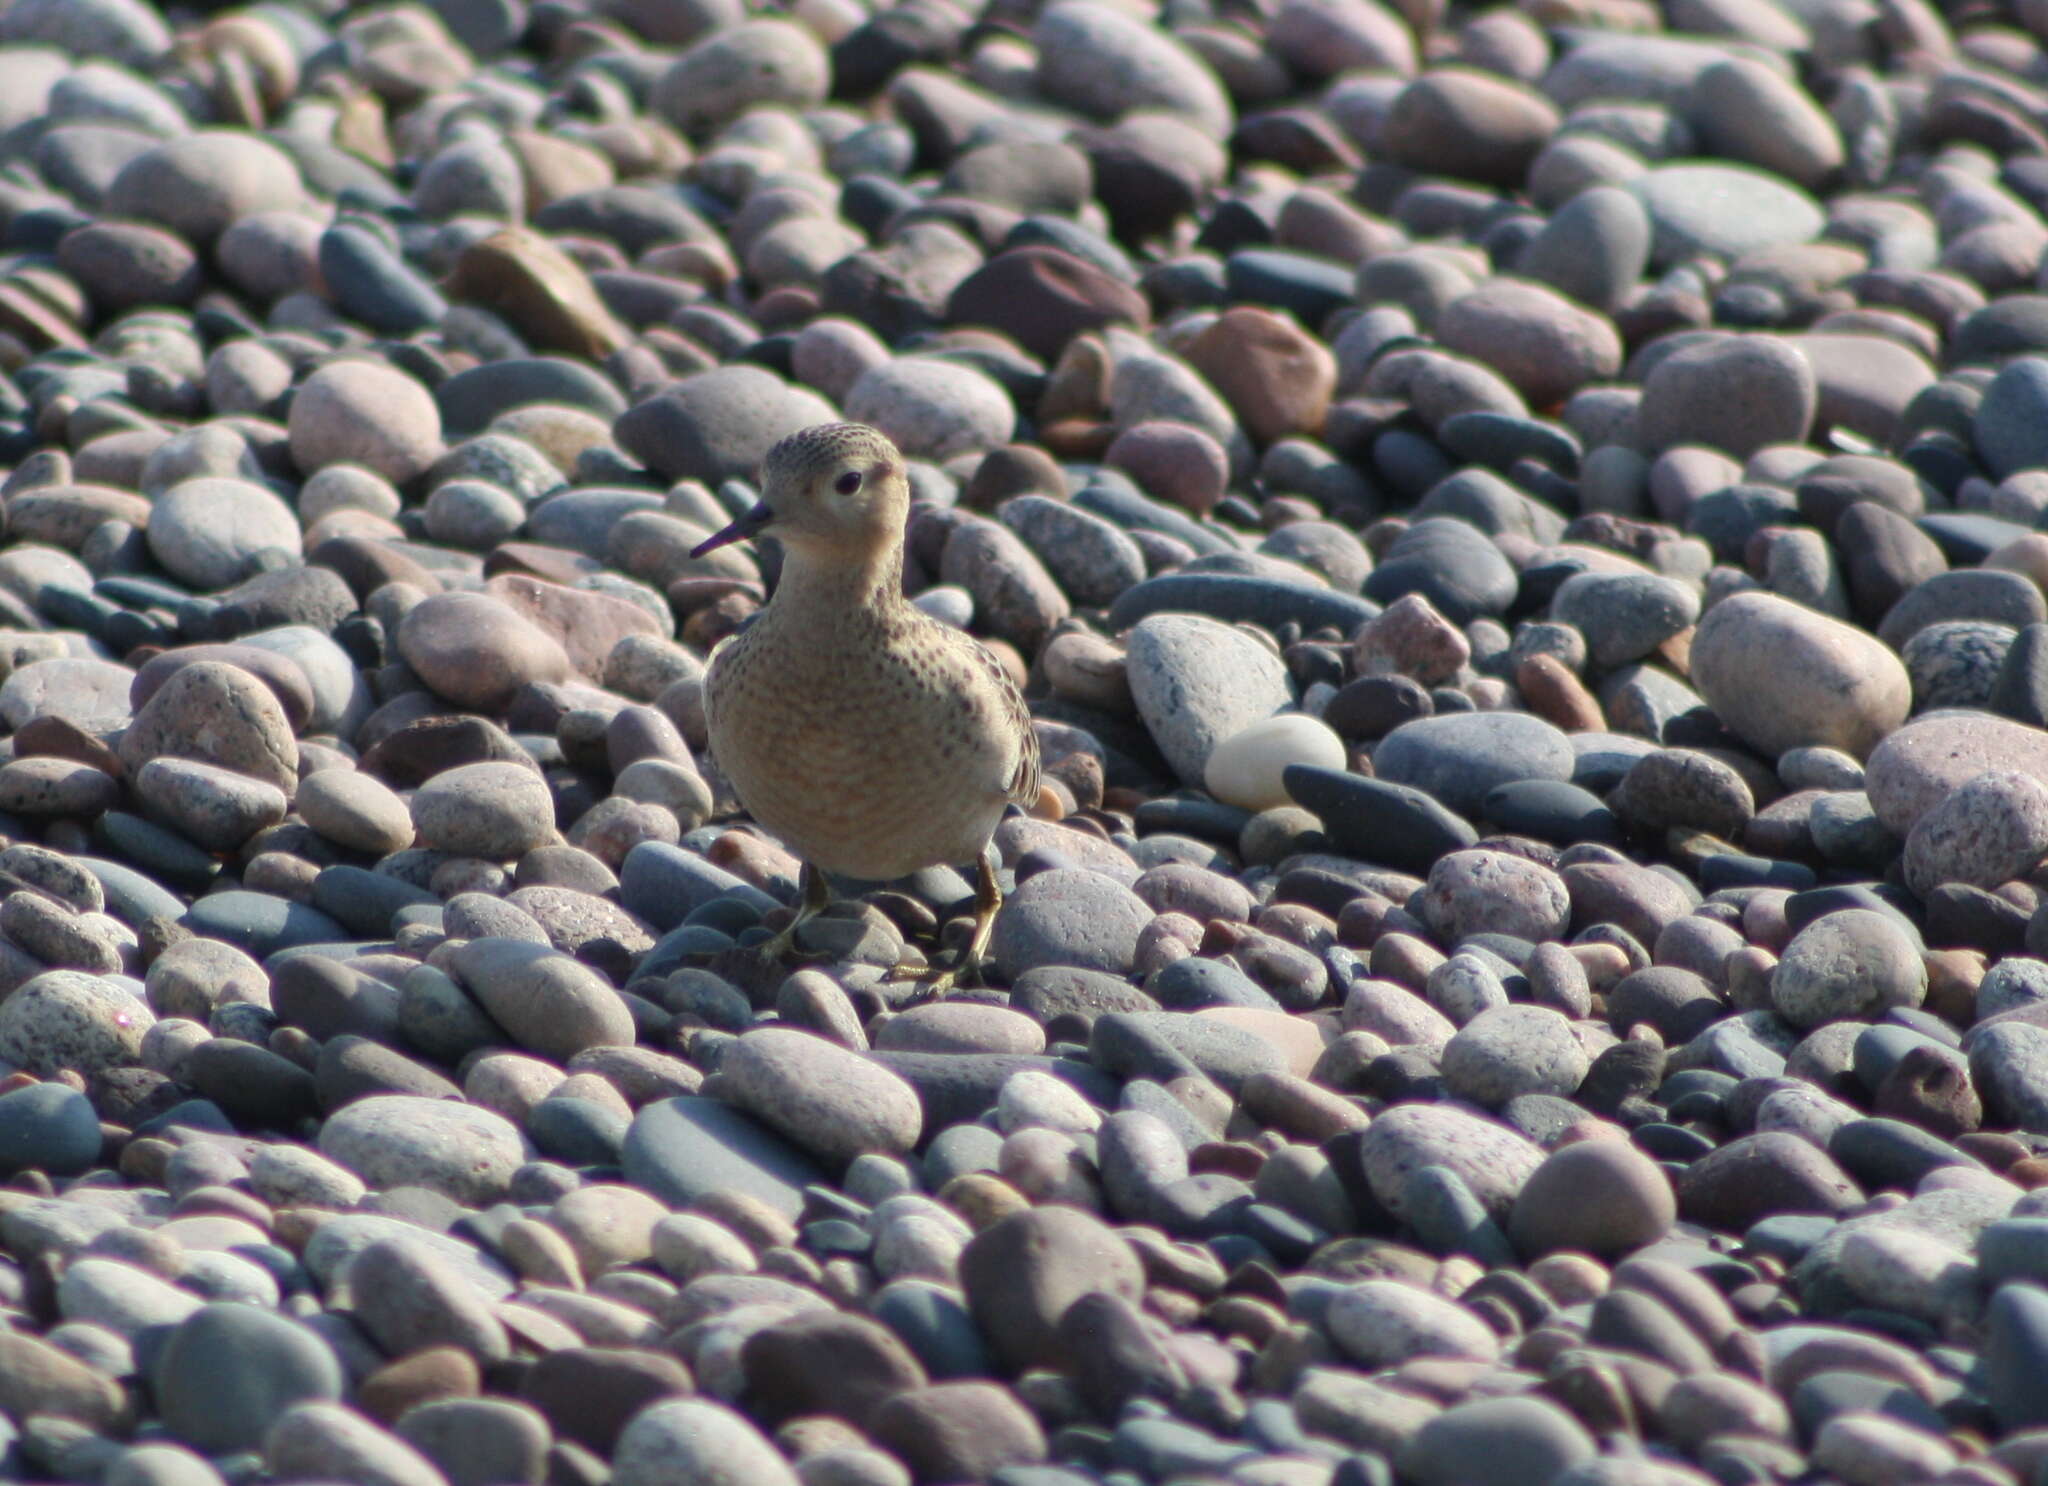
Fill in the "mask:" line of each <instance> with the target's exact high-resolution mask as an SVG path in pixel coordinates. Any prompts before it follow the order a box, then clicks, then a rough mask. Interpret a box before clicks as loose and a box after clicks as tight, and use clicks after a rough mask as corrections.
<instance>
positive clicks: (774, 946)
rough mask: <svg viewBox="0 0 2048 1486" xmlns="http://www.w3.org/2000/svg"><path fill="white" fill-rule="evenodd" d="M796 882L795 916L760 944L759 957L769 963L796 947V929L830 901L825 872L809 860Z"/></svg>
mask: <svg viewBox="0 0 2048 1486" xmlns="http://www.w3.org/2000/svg"><path fill="white" fill-rule="evenodd" d="M797 882H798V891H799V893H800V894H801V895H802V901H801V902H800V903H799V904H798V905H797V910H796V916H795V917H794V918H792V919H791V920H790V921H789V923H788V924H787V925H785V926H784V927H783V929H782V931H781V932H780V933H778V934H776V935H775V936H774V937H773V938H772V939H769V940H767V941H765V942H764V943H763V944H762V945H761V949H760V954H761V958H762V959H764V960H766V961H768V962H769V963H770V964H773V963H775V962H777V961H779V960H781V958H782V957H783V956H784V955H786V954H788V953H789V952H790V951H791V950H792V949H794V948H795V947H796V931H797V930H798V929H801V928H802V927H803V926H804V925H805V924H807V923H809V922H810V921H811V920H812V919H814V918H816V917H817V916H818V915H819V914H821V913H823V912H824V911H825V907H826V905H827V904H829V903H830V902H831V901H832V889H831V885H830V884H829V883H827V882H826V881H825V874H824V873H823V872H820V871H819V870H818V869H817V868H816V867H813V866H812V865H811V864H810V863H809V862H805V863H804V867H803V872H802V873H801V874H800V875H799V877H798V879H797Z"/></svg>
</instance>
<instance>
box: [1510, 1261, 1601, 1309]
mask: <svg viewBox="0 0 2048 1486" xmlns="http://www.w3.org/2000/svg"><path fill="white" fill-rule="evenodd" d="M1528 1275H1529V1278H1530V1279H1531V1280H1533V1281H1534V1282H1535V1283H1536V1284H1537V1286H1538V1287H1540V1288H1541V1289H1542V1291H1543V1293H1544V1294H1546V1295H1548V1296H1549V1297H1550V1298H1551V1299H1552V1300H1554V1301H1556V1302H1557V1303H1558V1304H1559V1305H1580V1304H1583V1303H1584V1302H1586V1301H1590V1300H1598V1299H1599V1298H1600V1297H1601V1296H1603V1295H1605V1294H1606V1293H1607V1287H1608V1283H1609V1279H1610V1276H1609V1275H1608V1272H1607V1266H1606V1265H1604V1264H1602V1263H1601V1262H1600V1261H1599V1260H1598V1259H1595V1258H1593V1257H1592V1256H1591V1255H1590V1254H1545V1255H1544V1256H1543V1257H1542V1258H1541V1259H1536V1260H1533V1261H1531V1263H1530V1265H1529V1268H1528Z"/></svg>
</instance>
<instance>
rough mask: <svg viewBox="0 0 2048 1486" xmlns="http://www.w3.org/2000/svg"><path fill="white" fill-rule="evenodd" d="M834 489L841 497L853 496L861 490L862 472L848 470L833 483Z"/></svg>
mask: <svg viewBox="0 0 2048 1486" xmlns="http://www.w3.org/2000/svg"><path fill="white" fill-rule="evenodd" d="M832 488H833V489H834V490H836V491H838V492H839V493H840V494H841V495H852V494H853V493H854V492H855V491H856V490H858V489H860V471H859V470H848V471H847V472H846V473H845V474H843V475H841V476H840V477H839V478H838V479H836V480H834V481H833V482H832Z"/></svg>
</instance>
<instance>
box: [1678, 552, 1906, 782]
mask: <svg viewBox="0 0 2048 1486" xmlns="http://www.w3.org/2000/svg"><path fill="white" fill-rule="evenodd" d="M1761 656H1769V657H1770V662H1771V663H1770V664H1769V665H1767V666H1765V665H1759V663H1758V658H1759V657H1761ZM1691 660H1692V682H1693V685H1694V687H1695V688H1696V689H1697V690H1698V691H1699V693H1700V695H1701V696H1702V697H1704V698H1705V699H1706V701H1707V704H1708V705H1709V706H1710V707H1712V708H1713V709H1714V713H1715V715H1716V716H1717V717H1719V718H1720V720H1721V721H1722V723H1723V724H1725V725H1726V726H1727V727H1728V728H1729V730H1730V731H1732V732H1734V733H1735V734H1736V735H1737V736H1738V737H1740V738H1741V739H1742V740H1743V741H1744V742H1746V743H1748V744H1749V745H1750V746H1751V747H1752V748H1754V749H1756V751H1757V752H1758V753H1760V754H1762V755H1763V756H1764V757H1765V758H1767V759H1775V758H1776V757H1777V756H1778V755H1779V754H1781V753H1784V752H1786V751H1787V750H1789V749H1793V748H1800V747H1806V746H1810V745H1814V744H1819V745H1822V746H1825V747H1830V748H1839V749H1841V750H1842V751H1843V752H1845V753H1851V754H1854V755H1855V756H1857V757H1858V758H1864V757H1868V756H1869V755H1870V753H1871V751H1872V750H1873V749H1874V748H1876V747H1877V746H1878V744H1879V743H1880V742H1882V741H1883V740H1884V739H1885V737H1886V736H1887V735H1889V734H1890V733H1891V732H1892V731H1893V730H1894V729H1896V728H1898V727H1899V726H1900V724H1902V723H1903V722H1905V720H1906V716H1907V713H1908V712H1909V711H1910V709H1911V707H1912V700H1913V692H1912V683H1911V682H1910V681H1909V680H1908V678H1907V675H1906V668H1905V665H1904V663H1903V662H1902V661H1900V659H1899V657H1898V653H1897V652H1896V651H1894V650H1893V649H1892V648H1891V647H1890V646H1888V645H1885V644H1884V643H1882V642H1881V641H1879V640H1878V639H1877V638H1876V637H1875V636H1873V635H1871V634H1869V633H1868V632H1867V631H1864V630H1861V629H1858V628H1856V627H1855V626H1853V625H1849V624H1844V623H1842V622H1841V621H1840V620H1835V619H1830V618H1828V617H1827V616H1826V615H1824V614H1820V613H1817V612H1815V611H1814V610H1812V609H1808V608H1804V607H1802V606H1801V605H1798V604H1795V603H1793V602H1792V601H1791V600H1789V599H1782V598H1779V597H1778V596H1777V595H1775V594H1768V593H1738V594H1736V595H1734V596H1733V597H1731V598H1727V599H1723V600H1722V601H1721V602H1720V603H1718V604H1715V605H1714V606H1713V607H1712V608H1710V609H1708V610H1707V612H1706V615H1705V616H1704V617H1703V618H1702V619H1701V620H1700V623H1699V626H1698V627H1697V629H1696V630H1695V631H1694V633H1693V641H1692V651H1691Z"/></svg>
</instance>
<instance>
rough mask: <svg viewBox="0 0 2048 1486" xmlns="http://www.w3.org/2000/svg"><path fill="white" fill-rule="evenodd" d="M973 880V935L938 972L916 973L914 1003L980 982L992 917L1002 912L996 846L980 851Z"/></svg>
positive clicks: (991, 843) (991, 928)
mask: <svg viewBox="0 0 2048 1486" xmlns="http://www.w3.org/2000/svg"><path fill="white" fill-rule="evenodd" d="M976 867H977V871H976V873H975V878H974V932H973V933H972V934H971V935H969V936H968V939H967V947H966V948H965V949H963V950H961V951H960V956H959V958H958V959H956V960H954V961H953V963H952V964H950V965H948V966H946V967H945V968H944V969H942V970H937V971H934V970H933V969H931V968H929V967H925V968H920V969H918V970H917V971H916V974H917V980H918V986H917V995H916V998H915V999H916V1000H917V1001H919V1002H923V1001H934V1000H937V999H939V998H940V997H942V996H944V995H945V994H946V993H947V992H948V991H951V990H953V989H954V988H955V987H970V986H973V985H974V984H975V983H976V982H978V981H979V980H980V979H981V967H982V964H983V962H984V960H985V959H986V958H987V956H988V941H989V936H990V935H992V934H994V933H995V928H996V914H997V913H999V912H1000V911H1001V910H1002V906H1003V889H1002V885H1001V884H1000V883H998V882H997V881H996V847H995V843H994V842H993V841H991V842H990V843H989V844H988V845H986V846H984V847H983V848H982V849H981V856H980V859H979V860H978V861H977V863H976Z"/></svg>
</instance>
